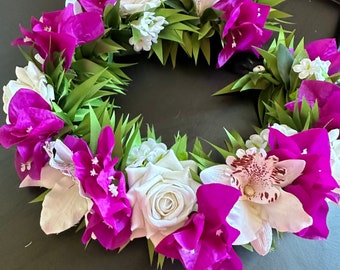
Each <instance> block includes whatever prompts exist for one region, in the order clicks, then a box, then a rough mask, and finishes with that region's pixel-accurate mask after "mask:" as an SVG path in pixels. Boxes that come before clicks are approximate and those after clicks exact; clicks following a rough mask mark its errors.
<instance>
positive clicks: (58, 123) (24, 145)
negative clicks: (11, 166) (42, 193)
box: [0, 89, 64, 179]
mask: <svg viewBox="0 0 340 270" xmlns="http://www.w3.org/2000/svg"><path fill="white" fill-rule="evenodd" d="M8 118H9V122H10V124H7V125H4V126H2V127H1V128H0V144H1V145H2V146H4V147H5V148H9V147H11V146H14V145H15V146H17V153H16V168H17V172H18V175H19V177H20V178H21V179H24V178H25V177H26V176H27V175H28V174H29V175H30V177H32V178H33V179H40V170H41V168H42V167H43V166H44V165H45V163H46V162H47V161H48V156H47V154H46V152H45V150H44V149H43V146H44V145H45V142H46V141H49V140H50V138H51V137H52V136H54V135H56V134H57V132H58V131H59V130H60V129H61V128H62V127H63V126H64V122H63V121H62V120H61V119H59V118H58V117H57V116H56V115H55V114H54V113H53V112H51V106H50V104H48V103H47V102H46V101H45V100H44V99H43V98H42V97H41V96H40V95H39V94H38V93H36V92H35V91H33V90H30V89H20V90H19V91H17V92H16V93H15V94H14V96H13V97H12V99H11V101H10V103H9V110H8Z"/></svg>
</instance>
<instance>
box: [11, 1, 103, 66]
mask: <svg viewBox="0 0 340 270" xmlns="http://www.w3.org/2000/svg"><path fill="white" fill-rule="evenodd" d="M31 27H32V32H30V31H28V30H26V29H25V28H23V27H22V26H20V30H21V33H22V34H23V36H24V37H23V38H18V39H16V40H15V41H14V42H13V45H29V46H34V48H35V49H36V50H37V51H38V53H39V55H40V56H41V57H42V58H43V59H45V60H46V59H49V60H50V61H53V57H54V53H55V52H58V53H62V55H63V58H64V59H65V63H64V68H65V69H68V68H70V66H71V63H72V57H73V53H74V51H75V48H76V47H77V46H78V45H81V44H85V43H87V42H90V41H92V40H94V39H96V38H98V37H100V36H101V35H102V34H103V33H104V25H103V21H102V19H101V16H100V15H99V14H98V13H96V12H85V13H80V14H74V9H73V5H72V4H69V5H67V7H65V8H64V9H63V10H58V11H53V12H47V13H43V15H42V17H41V18H40V20H38V19H36V18H34V17H32V19H31Z"/></svg>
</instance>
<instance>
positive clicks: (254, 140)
mask: <svg viewBox="0 0 340 270" xmlns="http://www.w3.org/2000/svg"><path fill="white" fill-rule="evenodd" d="M268 133H269V129H267V128H266V129H264V130H262V131H261V133H260V134H253V135H250V137H249V139H248V140H247V141H246V147H247V148H253V147H255V148H257V149H261V148H262V149H264V148H266V146H267V144H268Z"/></svg>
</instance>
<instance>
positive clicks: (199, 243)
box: [155, 184, 242, 270]
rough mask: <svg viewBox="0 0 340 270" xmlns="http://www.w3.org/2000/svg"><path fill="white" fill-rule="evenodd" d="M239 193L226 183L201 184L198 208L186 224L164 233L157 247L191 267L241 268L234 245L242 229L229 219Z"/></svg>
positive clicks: (193, 268) (195, 269) (186, 266)
mask: <svg viewBox="0 0 340 270" xmlns="http://www.w3.org/2000/svg"><path fill="white" fill-rule="evenodd" d="M212 194H213V197H214V199H213V200H212V199H211V198H212V197H211V196H212ZM239 197H240V192H239V191H238V190H237V189H235V188H232V187H230V186H227V185H223V184H205V185H202V186H200V187H199V188H198V190H197V204H198V212H197V213H194V214H192V215H191V216H190V218H189V220H188V221H187V222H186V223H185V225H184V226H183V227H181V228H180V229H178V230H177V231H175V232H174V233H172V234H170V235H168V236H167V237H165V238H164V239H163V240H162V241H161V242H160V243H159V244H158V245H157V246H156V249H155V251H156V252H159V253H161V254H163V255H165V256H167V257H170V258H174V259H177V260H180V261H181V262H182V263H183V265H184V266H185V268H186V269H188V270H200V269H202V270H203V269H212V270H213V269H216V270H217V269H242V263H241V261H240V259H239V258H238V257H237V255H236V253H235V251H234V250H233V248H232V244H233V242H234V241H235V239H236V238H237V237H238V235H239V231H237V230H236V229H234V228H233V227H231V226H230V225H229V224H228V223H227V222H226V217H227V215H228V214H229V212H230V210H231V208H232V207H233V205H234V204H235V203H236V201H237V200H238V198H239Z"/></svg>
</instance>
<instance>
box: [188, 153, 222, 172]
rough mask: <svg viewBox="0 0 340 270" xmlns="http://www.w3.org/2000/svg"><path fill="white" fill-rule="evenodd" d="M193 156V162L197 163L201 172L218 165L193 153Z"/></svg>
mask: <svg viewBox="0 0 340 270" xmlns="http://www.w3.org/2000/svg"><path fill="white" fill-rule="evenodd" d="M191 156H192V158H193V160H195V161H196V163H197V166H198V168H199V169H200V170H204V169H206V168H209V167H211V166H214V165H217V163H216V162H214V161H212V160H211V159H207V158H204V157H202V156H200V155H196V154H194V153H191Z"/></svg>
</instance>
